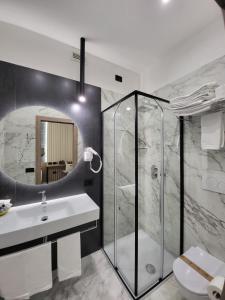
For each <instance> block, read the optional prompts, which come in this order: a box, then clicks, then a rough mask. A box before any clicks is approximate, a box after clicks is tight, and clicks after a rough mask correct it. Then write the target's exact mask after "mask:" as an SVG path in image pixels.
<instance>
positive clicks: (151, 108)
mask: <svg viewBox="0 0 225 300" xmlns="http://www.w3.org/2000/svg"><path fill="white" fill-rule="evenodd" d="M163 161H164V155H163V112H162V109H161V107H160V105H159V104H158V103H157V102H156V101H155V100H154V99H151V98H145V97H139V99H138V294H141V293H143V292H144V291H145V290H147V289H149V288H150V287H151V286H152V285H154V284H155V283H157V282H158V281H159V279H160V278H162V270H163V238H164V237H163V205H164V203H163V182H162V181H163V178H162V176H161V175H162V174H163V173H164V172H163Z"/></svg>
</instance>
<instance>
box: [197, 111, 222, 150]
mask: <svg viewBox="0 0 225 300" xmlns="http://www.w3.org/2000/svg"><path fill="white" fill-rule="evenodd" d="M201 146H202V149H209V150H210V149H211V150H219V149H220V148H221V147H223V146H224V121H223V113H222V112H216V113H210V114H206V115H203V116H201Z"/></svg>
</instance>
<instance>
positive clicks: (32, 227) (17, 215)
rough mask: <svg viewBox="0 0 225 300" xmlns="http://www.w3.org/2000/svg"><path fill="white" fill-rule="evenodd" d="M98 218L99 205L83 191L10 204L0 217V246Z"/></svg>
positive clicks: (18, 242)
mask: <svg viewBox="0 0 225 300" xmlns="http://www.w3.org/2000/svg"><path fill="white" fill-rule="evenodd" d="M98 219H99V207H98V206H97V205H96V204H95V202H94V201H93V200H92V199H91V198H90V197H89V196H88V195H87V194H80V195H76V196H69V197H63V198H58V199H54V200H51V201H47V205H42V204H41V203H34V204H27V205H21V206H16V207H12V208H11V209H10V211H9V212H8V214H6V215H5V216H3V217H0V249H3V248H6V247H10V246H14V245H16V244H21V243H24V242H28V241H31V240H34V239H37V238H41V237H44V236H47V235H50V234H53V233H57V232H59V231H63V230H66V229H69V228H73V227H76V226H79V225H82V224H85V223H89V222H92V221H96V220H98Z"/></svg>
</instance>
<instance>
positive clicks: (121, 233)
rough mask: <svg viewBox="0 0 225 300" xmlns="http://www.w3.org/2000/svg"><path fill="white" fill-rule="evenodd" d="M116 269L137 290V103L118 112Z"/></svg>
mask: <svg viewBox="0 0 225 300" xmlns="http://www.w3.org/2000/svg"><path fill="white" fill-rule="evenodd" d="M114 121H115V127H114V128H115V202H116V223H117V226H116V237H115V238H116V244H115V252H116V256H115V258H116V261H115V263H116V266H117V268H118V271H119V273H120V275H121V276H122V277H123V278H124V280H125V281H126V282H127V285H128V286H129V288H130V289H131V290H132V291H134V280H135V252H134V251H135V101H134V97H131V98H129V99H127V100H125V101H124V102H122V103H121V104H120V105H119V106H118V108H117V110H116V113H115V120H114Z"/></svg>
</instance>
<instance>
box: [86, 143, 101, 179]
mask: <svg viewBox="0 0 225 300" xmlns="http://www.w3.org/2000/svg"><path fill="white" fill-rule="evenodd" d="M94 155H96V156H98V158H99V168H98V169H97V170H94V169H93V168H92V160H93V156H94ZM84 161H89V162H90V169H91V171H92V172H93V173H96V174H97V173H99V172H100V171H101V168H102V159H101V156H100V155H99V154H98V152H97V151H95V150H94V149H93V148H91V147H87V148H85V149H84Z"/></svg>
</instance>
